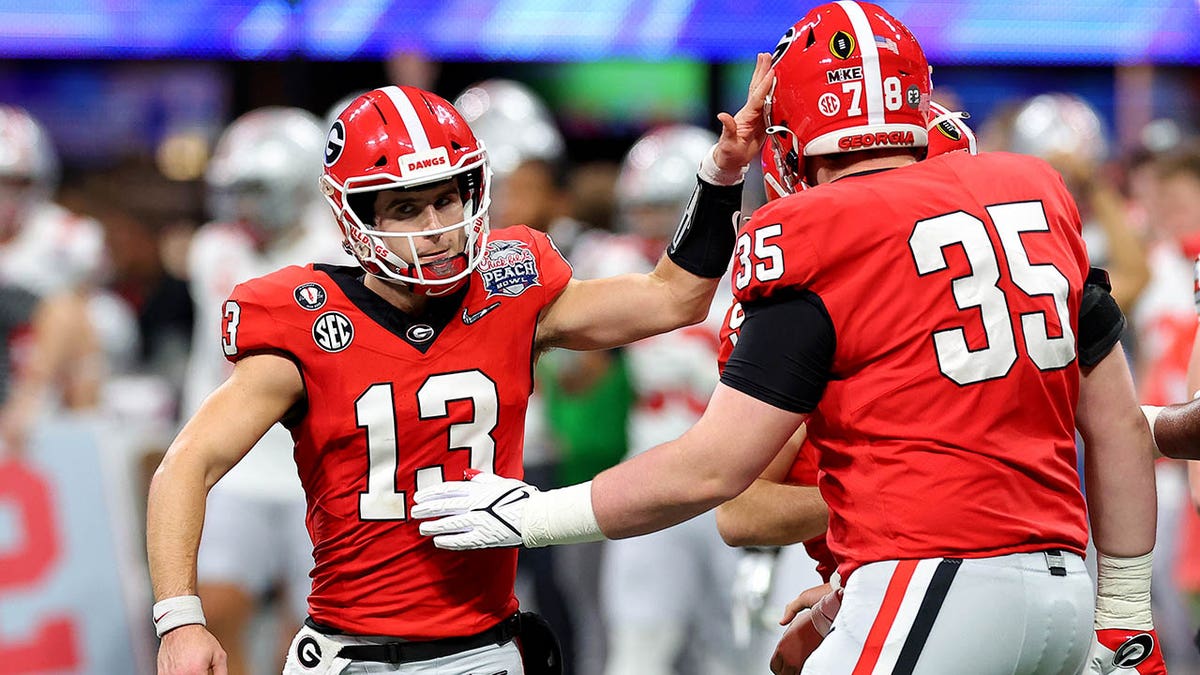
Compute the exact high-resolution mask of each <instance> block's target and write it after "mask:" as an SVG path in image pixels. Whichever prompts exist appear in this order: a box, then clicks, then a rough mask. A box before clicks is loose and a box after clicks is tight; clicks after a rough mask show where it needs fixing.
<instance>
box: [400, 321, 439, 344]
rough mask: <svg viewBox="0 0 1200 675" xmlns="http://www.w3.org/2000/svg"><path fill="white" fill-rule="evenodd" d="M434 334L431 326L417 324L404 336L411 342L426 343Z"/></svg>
mask: <svg viewBox="0 0 1200 675" xmlns="http://www.w3.org/2000/svg"><path fill="white" fill-rule="evenodd" d="M436 333H437V331H435V330H434V329H433V327H432V326H427V325H425V324H423V323H418V324H416V325H414V326H413V327H412V328H409V329H408V332H406V333H405V335H407V336H408V339H409V340H411V341H413V342H428V341H429V339H430V338H432V337H433V336H434V334H436Z"/></svg>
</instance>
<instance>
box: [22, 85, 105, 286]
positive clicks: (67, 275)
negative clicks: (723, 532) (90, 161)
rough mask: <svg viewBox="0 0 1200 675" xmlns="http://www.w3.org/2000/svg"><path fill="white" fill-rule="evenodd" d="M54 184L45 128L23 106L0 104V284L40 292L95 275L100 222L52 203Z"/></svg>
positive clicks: (99, 254) (101, 244) (54, 162)
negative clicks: (15, 106) (21, 107)
mask: <svg viewBox="0 0 1200 675" xmlns="http://www.w3.org/2000/svg"><path fill="white" fill-rule="evenodd" d="M57 183H58V158H57V156H56V155H55V154H54V148H53V146H52V145H51V142H50V138H49V137H48V136H47V135H46V132H45V130H43V129H42V127H41V125H39V124H38V123H37V122H36V121H35V120H34V119H33V118H32V117H31V116H30V115H29V114H28V113H27V112H25V111H24V110H22V109H20V108H14V107H10V106H3V105H0V283H4V284H10V285H13V286H18V287H20V288H24V289H26V290H29V291H32V292H33V293H35V294H37V295H41V296H44V295H49V294H51V293H55V292H59V291H63V290H66V289H68V288H72V287H75V286H78V285H80V284H82V283H85V282H87V281H90V280H94V278H95V276H96V275H97V273H98V271H99V268H100V261H101V258H102V251H103V248H104V236H103V233H102V232H101V230H100V224H99V223H97V222H96V221H95V220H92V219H91V218H85V217H83V216H79V215H76V214H74V213H71V212H70V211H67V210H66V209H64V208H63V207H61V206H59V205H58V204H55V203H54V202H52V201H51V197H52V196H53V193H54V189H55V187H56V186H57ZM48 263H50V264H48Z"/></svg>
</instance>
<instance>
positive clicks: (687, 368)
mask: <svg viewBox="0 0 1200 675" xmlns="http://www.w3.org/2000/svg"><path fill="white" fill-rule="evenodd" d="M715 142H716V136H715V135H713V134H711V133H710V132H708V131H705V130H703V129H700V128H696V127H688V126H673V127H666V128H662V129H658V130H654V131H651V132H650V133H648V134H647V135H645V136H643V137H642V138H641V139H639V140H638V142H637V143H635V144H634V146H633V147H632V148H631V149H630V151H629V153H628V155H627V156H626V158H625V161H624V162H623V164H622V168H621V173H620V176H619V178H618V182H617V207H618V210H619V213H620V218H621V220H622V226H623V229H624V230H625V231H626V232H628V234H623V235H616V236H612V237H609V238H608V239H607V242H606V243H603V244H597V245H591V246H588V247H586V248H582V249H580V250H578V251H577V256H576V257H577V260H576V261H574V262H575V266H576V270H577V274H579V275H581V276H587V277H607V276H611V275H615V274H620V273H626V272H646V271H649V270H651V269H653V267H654V264H655V262H656V259H657V257H658V254H659V253H660V252H661V251H662V247H663V239H665V238H666V237H667V236H669V235H670V232H672V231H673V229H674V225H675V221H676V219H677V218H678V214H679V213H680V212H681V210H682V209H683V207H684V206H685V205H686V204H687V201H688V198H689V197H690V196H691V194H692V191H693V189H694V188H695V185H696V178H695V173H696V167H697V166H698V165H699V164H700V161H701V159H702V158H703V156H704V153H705V152H707V151H708V150H709V148H711V147H712V145H713V143H715ZM731 301H732V298H731V295H730V292H729V284H727V283H724V284H722V285H721V287H720V289H719V290H718V292H717V297H716V299H714V300H713V303H712V309H711V311H710V313H709V316H708V319H707V320H706V321H705V322H703V323H701V324H698V325H695V326H690V327H687V328H683V329H680V330H677V331H674V332H671V333H667V334H664V335H658V336H655V337H651V338H647V339H645V340H641V341H640V342H636V343H634V344H632V345H630V346H628V347H626V350H625V353H626V356H627V358H628V362H629V367H630V373H631V376H632V378H633V382H634V387H635V390H636V391H637V394H638V401H637V403H636V404H635V406H634V409H633V411H632V414H631V415H630V424H629V429H630V431H629V433H630V443H629V447H630V452H631V453H633V454H636V453H640V452H642V451H645V450H647V449H649V448H651V447H653V446H655V445H657V444H659V443H661V442H663V441H666V440H669V439H673V438H676V437H678V436H679V435H680V434H681V433H683V432H684V431H686V430H687V429H688V428H689V427H690V426H691V425H692V424H693V423H694V422H695V421H696V420H697V419H698V418H699V417H700V414H701V413H702V412H703V411H704V406H705V404H706V403H707V401H708V398H709V396H710V395H711V394H712V391H713V388H714V387H715V386H716V383H717V366H716V361H717V348H718V341H717V340H718V334H719V332H720V327H721V322H722V321H723V320H724V311H725V309H726V308H727V307H728V306H729V303H730V302H731ZM607 546H608V548H607V550H606V554H605V555H606V557H605V559H604V562H603V569H602V576H601V593H602V600H603V603H602V604H603V607H604V610H605V614H606V619H607V625H608V635H609V654H608V663H607V667H606V673H607V674H608V675H634V674H637V675H658V674H660V673H661V674H668V673H673V672H676V671H675V668H676V666H677V665H683V666H684V667H685V668H686V669H687V672H694V673H710V674H716V673H737V672H744V670H743V668H741V664H742V661H741V660H740V658H739V657H738V655H737V654H736V650H735V648H734V645H733V641H732V635H731V625H730V624H731V619H730V617H731V608H730V591H731V587H732V583H733V576H734V572H735V568H736V566H737V560H738V556H737V552H736V551H735V550H734V549H732V548H729V547H728V546H726V545H725V543H724V542H723V541H722V540H721V537H720V535H719V534H718V532H717V524H716V516H715V514H714V513H713V512H709V513H706V514H704V515H702V516H699V517H697V518H694V519H692V520H690V521H687V522H685V523H682V524H680V525H677V526H675V527H672V528H670V529H667V530H664V531H662V532H658V533H655V534H651V535H647V536H644V537H637V538H633V539H622V540H619V541H612V542H608V543H607ZM681 659H685V660H686V663H685V664H680V663H679V662H680V661H681Z"/></svg>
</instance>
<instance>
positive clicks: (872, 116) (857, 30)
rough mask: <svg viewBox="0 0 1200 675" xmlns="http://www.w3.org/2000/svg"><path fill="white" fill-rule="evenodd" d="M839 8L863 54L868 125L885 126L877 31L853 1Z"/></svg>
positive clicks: (847, 1) (841, 3)
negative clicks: (844, 14) (876, 41)
mask: <svg viewBox="0 0 1200 675" xmlns="http://www.w3.org/2000/svg"><path fill="white" fill-rule="evenodd" d="M837 5H838V7H841V8H842V11H844V12H845V13H846V18H847V19H849V20H850V25H851V26H853V27H854V39H855V41H857V42H858V48H859V50H861V52H862V64H863V89H864V91H863V102H864V103H865V104H866V106H867V124H884V123H885V122H886V121H887V120H886V119H884V108H883V73H882V72H881V71H880V69H879V47H878V46H877V45H876V44H875V31H873V30H872V29H871V22H870V21H869V20H868V19H867V14H866V12H864V11H863V8H862V7H860V6H859V4H858V3H857V2H854V1H853V0H841V1H840V2H838V3H837Z"/></svg>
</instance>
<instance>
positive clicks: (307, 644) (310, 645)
mask: <svg viewBox="0 0 1200 675" xmlns="http://www.w3.org/2000/svg"><path fill="white" fill-rule="evenodd" d="M296 660H297V661H299V662H300V665H302V666H304V667H305V668H316V667H317V666H319V665H321V645H319V644H317V641H316V640H314V639H313V638H311V637H305V638H303V639H302V640H300V642H299V643H297V644H296Z"/></svg>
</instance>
